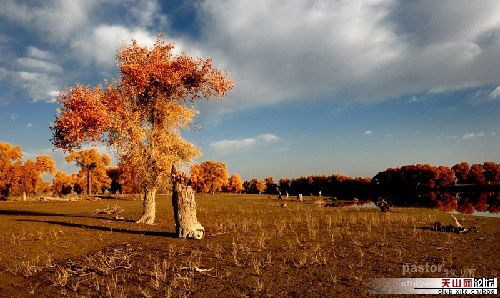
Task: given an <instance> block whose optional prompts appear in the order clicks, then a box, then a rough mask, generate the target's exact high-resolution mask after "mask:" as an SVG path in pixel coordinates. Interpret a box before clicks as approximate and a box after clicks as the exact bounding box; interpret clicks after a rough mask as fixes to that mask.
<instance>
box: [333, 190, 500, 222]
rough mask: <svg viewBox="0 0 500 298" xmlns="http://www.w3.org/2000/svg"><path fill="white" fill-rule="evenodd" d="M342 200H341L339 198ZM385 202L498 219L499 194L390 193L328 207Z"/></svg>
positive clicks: (371, 205)
mask: <svg viewBox="0 0 500 298" xmlns="http://www.w3.org/2000/svg"><path fill="white" fill-rule="evenodd" d="M339 199H342V198H339ZM381 199H383V200H386V201H387V202H389V203H390V204H391V205H392V206H399V207H428V208H437V209H439V210H441V211H444V212H456V213H462V214H472V215H477V216H494V217H500V192H425V193H390V194H383V195H381V194H377V195H369V196H366V197H358V198H355V199H354V200H352V201H350V202H349V203H346V202H342V203H334V204H329V206H333V207H335V206H338V207H341V206H365V207H373V206H374V203H373V202H376V201H378V200H381ZM327 206H328V205H327Z"/></svg>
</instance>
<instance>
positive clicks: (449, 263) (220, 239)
mask: <svg viewBox="0 0 500 298" xmlns="http://www.w3.org/2000/svg"><path fill="white" fill-rule="evenodd" d="M305 199H306V202H291V201H289V202H288V204H287V208H282V207H280V202H278V201H277V200H276V199H268V198H267V197H266V196H236V195H234V196H231V195H216V196H210V195H202V196H198V197H197V200H198V202H197V203H198V217H199V220H200V221H201V222H202V223H203V225H204V226H205V228H206V230H207V235H208V237H207V238H206V239H203V240H201V241H187V240H180V239H175V238H172V237H171V234H169V233H172V232H173V230H174V227H173V219H172V215H171V212H172V210H171V207H170V204H169V202H168V198H165V197H160V201H159V212H158V214H159V216H160V217H159V220H158V224H157V225H155V226H152V227H148V226H146V227H145V226H142V225H135V224H134V223H132V222H128V221H123V220H116V219H114V216H116V215H117V213H118V211H119V212H120V213H119V214H124V215H127V216H128V218H129V219H133V218H138V216H139V215H140V212H141V202H140V201H133V200H126V198H125V199H123V198H122V199H121V200H118V201H113V202H112V204H110V203H109V201H105V200H102V201H99V200H98V201H87V202H72V203H61V202H58V203H47V202H45V203H30V202H28V203H26V202H24V203H23V202H7V203H2V204H0V228H1V231H2V232H0V240H4V241H3V242H1V244H0V248H1V251H2V253H1V254H0V260H1V261H2V263H3V265H2V266H3V267H0V290H2V293H7V294H9V295H10V296H16V295H17V296H27V295H34V296H59V295H66V296H70V297H97V296H99V297H183V296H202V297H216V296H231V297H240V296H268V295H270V296H312V297H314V296H321V295H322V296H332V295H335V296H337V295H341V296H354V295H358V296H363V295H366V288H365V284H366V279H368V278H371V277H402V265H403V264H406V263H412V264H425V263H426V262H429V263H431V264H442V265H443V267H444V268H448V269H454V270H456V271H457V270H458V271H460V269H462V268H474V269H475V270H476V271H475V274H476V276H485V277H486V276H487V277H493V276H497V274H498V272H497V270H498V268H500V263H499V261H498V258H496V253H495V252H496V251H498V250H499V249H500V247H499V244H498V241H497V239H498V237H499V236H500V229H499V223H500V219H498V218H474V217H467V216H459V219H461V220H462V222H464V223H465V224H466V225H477V226H478V227H479V232H478V233H469V234H464V235H456V234H442V233H437V232H432V231H430V230H426V229H423V228H425V227H430V226H431V224H432V223H433V222H434V221H436V220H439V221H441V222H445V223H447V222H448V221H450V220H451V217H450V216H449V215H448V214H443V213H441V212H438V211H436V210H426V209H411V208H408V209H399V208H395V209H394V211H393V212H390V213H381V212H379V211H378V210H377V209H365V208H351V207H347V208H329V207H321V205H320V204H309V203H307V201H308V198H305ZM110 206H111V207H110ZM75 210H76V211H75ZM96 210H100V211H102V212H97V211H96ZM21 211H22V212H21ZM443 275H444V273H440V274H434V275H433V274H432V273H424V274H420V275H418V277H431V276H443ZM412 277H416V276H412Z"/></svg>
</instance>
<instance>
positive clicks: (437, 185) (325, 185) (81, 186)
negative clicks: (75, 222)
mask: <svg viewBox="0 0 500 298" xmlns="http://www.w3.org/2000/svg"><path fill="white" fill-rule="evenodd" d="M21 152H22V151H21V148H20V147H19V146H12V145H10V144H8V143H0V196H2V197H7V196H20V195H24V196H31V195H38V194H41V193H52V194H53V195H57V196H62V195H67V194H71V193H76V194H82V193H85V194H98V193H105V192H110V193H140V192H142V189H143V187H142V186H141V185H138V184H137V181H136V180H135V179H134V172H133V169H132V168H130V166H127V165H126V164H123V165H122V164H119V165H118V166H115V167H110V166H109V165H110V162H111V159H110V158H109V156H107V155H106V154H100V153H99V152H98V151H97V150H95V149H86V150H80V151H74V152H72V153H70V154H69V155H68V156H66V161H67V162H69V163H74V164H76V165H77V166H78V167H79V168H80V170H79V172H78V173H74V174H66V173H64V172H63V171H60V170H57V169H56V167H55V164H54V161H53V160H52V158H51V157H50V156H48V155H40V156H37V157H36V158H34V159H28V160H26V161H24V162H23V161H22V153H21ZM46 174H51V175H52V177H53V178H52V181H51V183H50V181H45V180H43V178H42V177H43V176H44V175H46ZM188 181H189V183H190V184H191V186H192V187H193V189H194V190H195V191H196V192H204V193H215V192H233V193H248V194H259V193H260V194H262V193H265V194H273V195H274V194H278V193H279V192H281V194H283V195H285V194H290V195H297V194H303V195H319V194H321V195H324V196H343V197H344V198H349V197H358V198H359V197H361V198H362V197H365V196H372V197H373V194H380V195H387V194H391V195H392V194H404V195H399V196H398V197H402V198H408V199H407V200H409V201H414V200H415V197H416V195H413V196H412V195H407V194H419V195H420V194H421V193H424V192H430V191H440V190H453V189H454V188H456V187H459V186H464V185H465V186H469V187H470V186H471V185H472V186H479V188H484V187H488V186H489V187H490V189H495V188H496V189H500V164H498V163H495V162H484V163H483V164H472V165H469V164H468V163H467V162H461V163H458V164H456V165H454V166H453V167H451V168H450V167H446V166H433V165H429V164H416V165H406V166H403V167H400V168H389V169H387V170H385V171H382V172H379V173H378V174H377V175H375V176H374V177H372V178H370V177H366V178H360V177H356V178H353V177H349V176H345V175H339V174H333V175H329V176H328V175H313V176H307V177H299V178H292V179H290V178H281V179H279V181H275V180H274V178H273V177H267V178H264V179H258V178H254V179H250V180H247V181H242V179H241V177H240V176H239V175H238V174H237V173H234V174H233V175H231V176H229V174H228V172H227V168H226V165H225V164H224V163H223V162H218V161H206V162H202V163H200V164H195V165H193V166H192V167H191V172H190V179H189V180H188ZM167 190H168V189H167V187H165V189H160V190H159V191H160V192H165V191H167ZM475 190H477V188H475ZM403 200H404V199H403ZM399 201H401V200H399ZM400 203H407V202H404V201H401V202H400Z"/></svg>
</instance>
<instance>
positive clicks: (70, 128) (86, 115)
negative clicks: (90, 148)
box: [51, 85, 109, 150]
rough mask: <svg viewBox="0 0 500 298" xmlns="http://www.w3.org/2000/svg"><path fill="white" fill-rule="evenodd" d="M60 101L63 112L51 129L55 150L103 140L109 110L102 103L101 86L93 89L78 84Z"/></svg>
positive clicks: (63, 95) (65, 93)
mask: <svg viewBox="0 0 500 298" xmlns="http://www.w3.org/2000/svg"><path fill="white" fill-rule="evenodd" d="M59 102H60V103H61V104H62V105H63V109H62V111H61V112H60V114H59V115H58V116H57V119H56V121H55V122H54V124H53V126H52V127H51V129H52V132H53V143H54V145H55V146H56V147H59V148H62V149H66V150H68V149H73V148H78V147H79V146H80V144H81V143H82V142H85V141H90V142H92V141H100V140H101V137H102V134H103V132H105V130H106V129H107V127H108V124H109V122H108V111H109V109H108V108H107V107H106V105H105V104H104V103H103V92H102V90H101V87H100V86H98V87H97V88H95V89H92V88H91V87H90V86H82V85H77V86H76V87H73V88H70V89H67V90H65V91H64V92H63V94H62V96H61V98H60V100H59Z"/></svg>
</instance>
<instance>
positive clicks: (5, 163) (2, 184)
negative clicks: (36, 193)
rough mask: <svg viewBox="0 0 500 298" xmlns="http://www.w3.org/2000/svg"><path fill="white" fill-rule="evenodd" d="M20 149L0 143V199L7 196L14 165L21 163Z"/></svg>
mask: <svg viewBox="0 0 500 298" xmlns="http://www.w3.org/2000/svg"><path fill="white" fill-rule="evenodd" d="M21 156H22V154H21V147H19V146H12V145H11V144H9V143H0V197H7V196H9V193H10V189H11V187H12V184H13V182H14V181H13V179H14V177H15V175H14V170H15V168H14V164H15V163H19V162H21Z"/></svg>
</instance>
